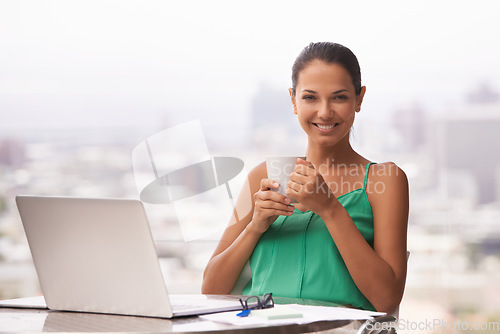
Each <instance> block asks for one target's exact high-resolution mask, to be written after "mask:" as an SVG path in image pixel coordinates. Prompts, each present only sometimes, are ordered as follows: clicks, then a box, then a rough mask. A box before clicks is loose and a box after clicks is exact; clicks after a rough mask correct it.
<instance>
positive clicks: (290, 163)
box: [266, 157, 305, 203]
mask: <svg viewBox="0 0 500 334" xmlns="http://www.w3.org/2000/svg"><path fill="white" fill-rule="evenodd" d="M297 158H301V159H305V157H266V169H267V178H268V179H270V180H273V181H276V182H278V183H279V184H280V187H279V188H272V189H271V190H272V191H276V192H278V193H280V194H282V195H284V196H286V189H287V188H288V181H290V174H292V172H293V171H294V170H295V166H297ZM292 203H297V201H296V200H294V199H292Z"/></svg>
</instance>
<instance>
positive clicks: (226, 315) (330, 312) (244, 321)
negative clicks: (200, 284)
mask: <svg viewBox="0 0 500 334" xmlns="http://www.w3.org/2000/svg"><path fill="white" fill-rule="evenodd" d="M274 307H275V308H284V307H289V308H292V309H294V310H295V311H297V312H300V313H302V318H290V319H275V320H266V319H263V318H259V317H252V314H251V313H250V315H249V316H248V317H243V318H241V317H238V316H236V314H237V313H239V312H240V311H236V312H222V313H214V314H207V315H202V316H200V317H201V318H202V319H205V320H210V321H216V322H223V323H227V324H232V325H239V326H245V325H249V326H250V325H265V324H306V323H311V322H316V321H324V320H330V321H332V320H365V319H372V318H373V317H377V316H381V315H385V314H386V313H383V312H373V311H364V310H357V309H350V308H345V307H328V306H310V305H298V304H289V305H277V304H276V305H274Z"/></svg>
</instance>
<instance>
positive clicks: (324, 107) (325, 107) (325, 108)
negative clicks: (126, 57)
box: [318, 103, 333, 119]
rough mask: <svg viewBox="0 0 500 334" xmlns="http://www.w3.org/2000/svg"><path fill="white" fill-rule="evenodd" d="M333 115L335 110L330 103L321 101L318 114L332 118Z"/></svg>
mask: <svg viewBox="0 0 500 334" xmlns="http://www.w3.org/2000/svg"><path fill="white" fill-rule="evenodd" d="M332 115H333V110H332V109H331V108H330V105H329V104H328V103H321V105H320V106H319V110H318V116H319V117H321V118H324V119H328V118H331V117H332Z"/></svg>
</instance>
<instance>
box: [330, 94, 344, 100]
mask: <svg viewBox="0 0 500 334" xmlns="http://www.w3.org/2000/svg"><path fill="white" fill-rule="evenodd" d="M333 99H334V100H347V95H337V96H335V97H334V98H333Z"/></svg>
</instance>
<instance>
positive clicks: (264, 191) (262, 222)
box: [250, 179, 294, 233]
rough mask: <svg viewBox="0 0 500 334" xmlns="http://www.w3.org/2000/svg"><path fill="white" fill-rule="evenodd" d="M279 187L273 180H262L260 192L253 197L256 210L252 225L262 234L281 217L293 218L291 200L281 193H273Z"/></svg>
mask: <svg viewBox="0 0 500 334" xmlns="http://www.w3.org/2000/svg"><path fill="white" fill-rule="evenodd" d="M279 186H280V185H279V184H278V183H277V182H275V181H273V180H269V179H262V180H261V181H260V190H259V191H257V192H256V193H255V195H254V196H253V199H254V202H255V208H254V213H253V219H252V222H251V223H250V225H251V227H252V228H254V229H255V230H256V231H258V232H260V233H264V232H265V231H267V229H268V228H269V226H270V225H271V224H272V223H273V222H274V221H275V220H276V219H277V218H278V216H279V215H283V216H291V215H292V213H293V210H294V207H293V206H292V205H290V203H291V200H290V199H289V198H288V197H286V196H283V195H281V194H280V193H277V192H274V191H271V189H277V188H279Z"/></svg>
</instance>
